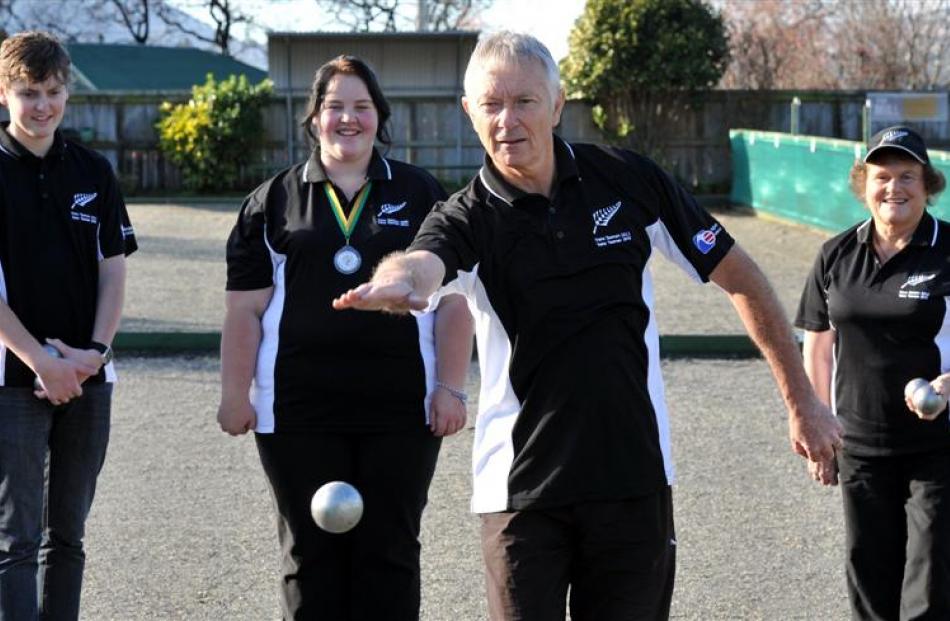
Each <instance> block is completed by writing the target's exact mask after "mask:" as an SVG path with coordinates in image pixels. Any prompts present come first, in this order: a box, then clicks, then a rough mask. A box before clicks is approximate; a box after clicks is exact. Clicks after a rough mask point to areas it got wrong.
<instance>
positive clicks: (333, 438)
mask: <svg viewBox="0 0 950 621" xmlns="http://www.w3.org/2000/svg"><path fill="white" fill-rule="evenodd" d="M389 115H390V111H389V105H388V104H387V102H386V100H385V99H384V97H383V94H382V92H381V91H380V88H379V86H378V84H377V81H376V77H375V76H374V75H373V73H372V71H371V70H370V69H369V67H368V66H367V65H366V64H365V63H364V62H363V61H361V60H359V59H357V58H354V57H350V56H341V57H338V58H336V59H334V60H332V61H330V62H328V63H326V64H325V65H323V66H322V67H320V69H319V70H318V71H317V73H316V77H315V79H314V83H313V90H312V93H311V97H310V103H309V105H308V115H307V117H306V119H305V121H304V125H305V127H306V128H307V130H308V132H311V131H312V132H315V134H316V140H317V147H316V149H315V150H314V151H313V154H312V155H311V157H310V159H309V160H308V161H307V162H304V163H300V164H298V165H296V166H293V167H291V168H289V169H287V170H285V171H283V172H281V173H279V174H278V175H276V176H275V177H274V178H272V179H269V180H268V181H266V182H264V184H262V185H261V186H260V187H259V188H257V189H256V190H254V192H252V193H251V194H250V196H248V197H247V199H246V200H245V202H244V205H243V206H242V208H241V213H240V215H239V216H238V222H237V225H236V226H235V227H234V230H233V232H232V234H231V238H230V239H229V241H228V252H227V255H228V256H227V259H228V282H227V289H228V293H227V314H226V317H225V322H224V330H223V334H222V344H221V384H222V392H221V405H220V408H219V411H218V420H219V423H220V425H221V427H222V429H223V430H224V431H227V432H228V433H231V434H240V433H244V432H246V431H249V430H251V429H254V430H255V431H256V432H257V433H256V434H255V437H256V441H257V447H258V451H259V453H260V458H261V462H262V464H263V467H264V472H265V473H266V475H267V478H268V480H269V482H270V486H271V488H272V491H273V497H274V502H275V506H276V510H277V513H278V536H279V539H280V546H281V552H282V568H281V571H282V576H281V606H282V609H283V616H284V618H285V619H318V618H319V619H340V620H347V619H398V620H402V619H418V616H419V601H420V579H419V541H418V535H419V525H420V519H421V516H422V510H423V507H424V506H425V503H426V494H427V491H428V487H429V483H430V481H431V478H432V474H433V471H434V468H435V463H436V458H437V456H438V451H439V446H440V441H441V440H440V436H444V435H447V434H451V433H454V432H456V431H458V430H459V429H460V428H461V427H462V426H463V425H464V423H465V403H464V401H465V394H464V392H463V389H464V381H465V375H466V371H467V368H468V363H469V360H470V356H471V343H472V327H471V318H470V316H469V315H468V310H467V308H466V307H465V302H464V301H463V300H462V298H460V297H458V296H456V297H455V298H453V299H449V300H447V301H446V302H445V303H444V304H442V305H441V306H440V307H439V308H438V309H437V310H436V311H435V313H434V314H429V315H424V316H421V317H418V318H413V317H397V316H392V315H389V316H384V315H370V314H365V313H337V312H334V311H333V310H332V309H331V307H330V301H331V300H332V299H333V298H334V297H335V296H337V295H339V294H341V293H342V292H344V291H346V290H347V289H349V288H351V287H353V286H355V285H356V284H358V283H360V282H362V281H364V280H366V279H367V278H369V276H370V270H371V268H372V266H373V265H375V264H376V263H378V262H379V260H380V259H381V258H382V257H383V256H385V255H387V254H389V253H391V252H393V251H395V250H399V249H402V248H405V247H406V246H407V245H408V244H409V242H410V241H412V238H413V235H414V234H415V232H416V230H417V229H418V227H419V224H420V223H421V222H422V218H423V217H424V216H425V215H426V214H427V213H428V212H429V210H430V209H431V208H432V206H433V205H434V204H435V203H436V202H437V201H439V200H441V199H443V198H444V197H445V193H444V192H443V190H442V188H441V187H440V186H439V184H438V183H437V182H436V180H435V179H434V178H433V177H432V176H431V175H429V174H428V173H426V172H425V171H423V170H421V169H419V168H416V167H414V166H410V165H408V164H404V163H401V162H397V161H393V160H390V159H387V158H385V157H383V156H382V155H380V153H379V152H377V151H376V149H375V148H374V143H375V142H376V141H377V140H378V141H379V142H380V143H382V144H388V143H389V136H388V133H387V131H386V121H387V120H388V118H389ZM313 135H314V133H311V136H313ZM252 379H253V387H252V386H251V384H252ZM249 388H250V389H251V390H250V392H249ZM332 480H343V481H347V482H349V483H351V484H353V485H354V486H355V487H356V488H357V489H358V490H359V491H360V492H361V493H362V495H363V498H364V502H365V511H364V514H363V518H362V520H361V521H360V523H359V524H358V525H357V526H356V527H355V528H354V529H353V530H351V531H349V532H347V533H345V534H330V533H327V532H323V531H321V530H320V529H319V528H318V527H317V526H316V525H315V524H314V522H313V520H312V519H311V516H310V509H309V507H310V499H311V497H312V495H313V494H314V492H315V490H317V489H318V488H319V487H320V486H321V485H322V484H324V483H326V482H328V481H332Z"/></svg>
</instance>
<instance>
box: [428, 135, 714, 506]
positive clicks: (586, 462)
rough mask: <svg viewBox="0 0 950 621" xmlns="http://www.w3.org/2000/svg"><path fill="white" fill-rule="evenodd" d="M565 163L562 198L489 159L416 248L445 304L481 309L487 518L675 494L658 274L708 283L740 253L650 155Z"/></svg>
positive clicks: (479, 455) (435, 216)
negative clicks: (440, 272)
mask: <svg viewBox="0 0 950 621" xmlns="http://www.w3.org/2000/svg"><path fill="white" fill-rule="evenodd" d="M555 158H556V175H557V180H556V188H555V191H554V194H553V199H552V200H550V201H549V200H548V199H547V198H545V197H543V196H540V195H536V194H525V193H524V192H521V191H520V190H518V189H517V188H515V187H513V186H511V185H510V184H508V183H506V182H505V181H504V179H502V178H501V176H500V175H499V174H498V173H497V172H496V171H495V169H494V167H493V166H492V164H491V161H490V160H488V159H487V158H486V162H485V165H484V166H483V167H482V169H481V171H480V172H479V175H478V176H477V177H476V178H475V179H473V180H472V181H471V183H469V184H468V186H466V187H465V188H463V189H462V190H460V191H459V192H457V193H456V194H454V195H453V196H452V197H450V198H449V200H448V201H446V202H445V203H443V204H441V205H439V206H438V207H437V208H436V209H435V210H434V211H433V212H432V214H430V216H429V217H428V218H427V219H426V221H425V222H424V223H423V226H422V229H421V230H420V232H419V235H418V236H417V237H416V240H415V241H414V242H413V244H412V247H411V249H413V250H429V251H432V252H434V253H436V254H437V255H438V256H439V257H440V258H441V259H442V261H443V262H444V263H445V265H446V270H447V271H446V277H445V283H446V285H447V286H445V287H443V288H442V289H441V290H440V291H441V292H442V293H443V294H444V293H452V292H458V293H463V294H465V295H466V296H467V297H468V298H469V305H470V307H472V308H473V309H474V311H473V312H474V315H475V319H476V337H477V339H478V352H479V360H480V363H481V366H482V374H481V378H482V386H481V397H480V400H479V416H478V420H477V423H476V424H477V432H476V442H475V448H474V451H475V455H474V458H473V460H474V466H475V489H474V495H473V501H472V506H473V509H474V510H475V511H476V512H492V511H501V510H504V509H524V508H528V507H549V506H558V505H565V504H570V503H574V502H580V501H585V500H605V499H607V500H609V499H622V498H629V497H634V496H638V495H641V494H645V493H650V492H652V491H655V490H657V489H659V488H661V487H663V486H665V485H668V484H669V483H670V482H672V479H673V468H672V463H671V460H670V453H669V428H668V421H667V415H666V406H665V404H664V399H663V382H662V378H661V377H660V362H659V360H660V359H659V343H658V335H657V327H656V320H655V317H654V314H653V285H652V282H651V280H650V274H649V272H648V271H647V261H648V260H649V259H650V257H651V256H652V255H653V252H654V250H655V249H658V250H660V251H661V252H662V253H663V254H665V255H666V256H667V257H668V258H669V259H671V260H672V261H674V262H675V263H676V264H677V265H679V266H680V267H682V268H683V269H684V270H685V271H686V272H687V273H688V274H690V275H691V276H692V277H693V278H694V279H696V280H698V281H705V280H707V277H708V275H709V273H710V272H711V271H712V270H713V268H714V267H715V266H716V265H717V264H718V263H719V261H720V259H722V257H723V256H724V255H725V254H726V252H727V251H728V250H729V248H730V247H731V246H732V243H733V242H732V239H731V238H730V237H729V235H728V234H727V233H726V232H725V231H724V230H723V229H722V227H721V226H720V225H719V224H718V223H717V222H716V221H715V220H714V219H713V218H712V217H711V216H710V215H709V214H708V213H706V212H705V211H704V210H703V209H701V208H700V207H699V206H698V205H697V204H696V202H695V201H694V200H693V198H692V197H690V196H689V194H687V193H686V192H685V191H684V190H683V189H682V188H681V187H680V186H679V185H678V184H677V183H676V182H675V181H673V180H672V179H671V178H670V177H669V176H668V175H667V174H666V173H664V172H663V171H662V170H660V168H659V167H657V166H656V165H655V164H654V163H653V162H651V161H650V160H648V159H646V158H644V157H641V156H639V155H637V154H635V153H632V152H630V151H623V150H619V149H609V148H604V147H599V146H594V145H587V144H576V145H568V144H567V143H566V142H563V141H561V140H560V139H557V138H556V139H555ZM698 310H700V311H701V309H698Z"/></svg>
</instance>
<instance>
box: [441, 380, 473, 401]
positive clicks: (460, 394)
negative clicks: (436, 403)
mask: <svg viewBox="0 0 950 621" xmlns="http://www.w3.org/2000/svg"><path fill="white" fill-rule="evenodd" d="M435 387H436V388H441V389H442V390H444V391H445V392H447V393H449V394H450V395H452V396H453V397H455V398H456V399H458V400H459V401H461V402H462V403H468V394H467V393H465V391H463V390H459V389H458V388H452V387H451V386H449V385H448V384H443V383H442V382H436V383H435Z"/></svg>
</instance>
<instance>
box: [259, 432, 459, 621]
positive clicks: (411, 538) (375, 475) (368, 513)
mask: <svg viewBox="0 0 950 621" xmlns="http://www.w3.org/2000/svg"><path fill="white" fill-rule="evenodd" d="M255 437H256V440H257V449H258V453H259V454H260V458H261V464H262V465H263V466H264V472H265V474H266V475H267V478H268V480H269V481H270V487H271V491H272V492H273V497H274V505H275V507H276V510H277V534H278V539H279V541H280V548H281V585H280V603H281V610H282V613H283V618H284V619H286V620H290V619H293V620H295V621H299V620H306V621H314V620H327V621H364V620H365V621H370V620H372V621H378V620H380V619H391V620H393V621H404V620H405V621H415V620H417V619H418V618H419V603H420V578H419V550H420V546H419V524H420V521H421V518H422V510H423V509H424V508H425V505H426V500H427V494H428V489H429V483H430V482H431V481H432V474H433V472H434V471H435V464H436V460H437V458H438V454H439V447H440V446H441V440H440V439H439V438H436V437H435V436H433V435H432V433H431V432H430V431H429V429H428V428H426V427H425V426H422V425H420V426H419V428H418V429H413V430H411V431H405V432H398V433H379V434H358V433H353V434H329V433H313V434H256V436H255ZM328 481H346V482H347V483H350V484H351V485H353V486H354V487H356V489H357V490H359V492H360V494H362V496H363V505H364V506H363V517H362V519H361V520H360V522H359V524H357V525H356V526H355V527H354V528H353V529H352V530H350V531H349V532H346V533H342V534H331V533H327V532H324V531H323V530H321V529H320V528H319V527H318V526H317V525H316V524H315V523H314V521H313V518H312V517H311V515H310V500H311V498H312V497H313V494H314V492H315V491H316V490H317V489H318V488H319V487H320V486H321V485H323V484H324V483H327V482H328Z"/></svg>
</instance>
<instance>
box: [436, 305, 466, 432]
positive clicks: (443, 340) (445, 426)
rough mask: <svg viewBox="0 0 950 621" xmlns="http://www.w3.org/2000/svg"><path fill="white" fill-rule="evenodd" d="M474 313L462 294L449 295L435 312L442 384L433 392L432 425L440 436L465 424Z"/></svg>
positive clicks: (438, 364) (439, 379)
mask: <svg viewBox="0 0 950 621" xmlns="http://www.w3.org/2000/svg"><path fill="white" fill-rule="evenodd" d="M472 336H473V327H472V315H471V313H469V312H468V304H467V303H466V302H465V298H464V297H462V296H460V295H449V296H446V297H444V298H443V299H442V300H441V301H440V302H439V307H438V308H437V309H436V311H435V352H436V353H435V368H436V380H437V381H438V382H439V386H437V387H436V389H435V392H433V393H432V402H431V404H430V407H429V427H430V428H431V429H432V433H434V434H435V435H437V436H450V435H452V434H453V433H455V432H457V431H459V430H460V429H462V427H464V426H465V420H466V416H467V410H466V408H465V402H464V401H463V400H462V399H463V398H464V397H463V395H459V394H456V393H464V391H465V378H466V376H467V375H468V367H469V364H471V362H472Z"/></svg>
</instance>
